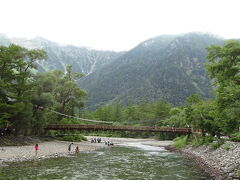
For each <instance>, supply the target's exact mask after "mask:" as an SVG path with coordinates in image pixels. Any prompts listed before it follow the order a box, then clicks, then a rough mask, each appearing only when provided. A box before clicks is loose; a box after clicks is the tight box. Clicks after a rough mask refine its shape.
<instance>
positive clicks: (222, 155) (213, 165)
mask: <svg viewBox="0 0 240 180" xmlns="http://www.w3.org/2000/svg"><path fill="white" fill-rule="evenodd" d="M167 149H168V150H172V151H177V152H180V153H181V154H183V155H184V156H187V157H189V158H192V159H194V160H195V161H196V162H197V164H198V165H199V166H200V167H202V168H203V169H204V170H205V171H207V172H208V173H209V174H211V175H212V176H213V177H214V178H215V179H216V180H226V179H236V180H237V179H240V177H238V176H237V172H238V171H239V170H240V143H239V142H226V143H225V144H223V145H222V146H221V147H219V148H218V149H216V150H215V149H212V148H210V147H208V146H200V147H192V146H188V147H187V148H184V149H181V150H176V149H173V148H172V147H168V148H167Z"/></svg>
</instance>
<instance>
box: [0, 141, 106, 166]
mask: <svg viewBox="0 0 240 180" xmlns="http://www.w3.org/2000/svg"><path fill="white" fill-rule="evenodd" d="M70 143H71V142H66V141H50V142H40V143H38V145H39V150H38V154H37V155H35V149H34V145H35V144H32V145H27V146H2V147H0V164H2V163H4V162H16V161H29V160H33V159H45V158H54V157H59V156H69V155H71V154H69V152H68V145H69V144H70ZM77 146H78V147H79V148H80V153H81V152H87V151H94V150H96V149H99V148H103V147H104V146H105V145H104V144H103V143H90V142H89V141H83V142H74V144H73V145H72V148H71V149H72V152H71V153H74V150H75V148H76V147H77Z"/></svg>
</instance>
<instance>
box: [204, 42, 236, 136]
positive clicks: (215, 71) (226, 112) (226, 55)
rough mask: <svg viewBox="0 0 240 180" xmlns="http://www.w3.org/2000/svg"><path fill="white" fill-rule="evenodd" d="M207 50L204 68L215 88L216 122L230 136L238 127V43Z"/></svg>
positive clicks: (228, 43)
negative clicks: (206, 60) (207, 60)
mask: <svg viewBox="0 0 240 180" xmlns="http://www.w3.org/2000/svg"><path fill="white" fill-rule="evenodd" d="M207 50H208V59H209V63H208V64H206V67H207V70H208V73H209V75H210V77H211V78H212V79H213V80H214V84H215V86H216V102H217V114H218V121H219V123H220V124H221V131H222V132H223V133H225V134H230V133H232V132H233V131H235V132H236V131H237V130H238V128H239V127H240V103H239V98H240V90H239V89H240V82H239V77H240V41H239V40H230V41H226V42H225V44H224V46H222V47H220V46H211V47H209V48H207Z"/></svg>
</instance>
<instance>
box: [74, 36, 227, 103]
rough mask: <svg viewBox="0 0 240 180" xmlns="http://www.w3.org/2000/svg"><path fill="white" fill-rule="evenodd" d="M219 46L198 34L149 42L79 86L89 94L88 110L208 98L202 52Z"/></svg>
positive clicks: (165, 37) (209, 95)
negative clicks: (156, 101) (114, 103)
mask: <svg viewBox="0 0 240 180" xmlns="http://www.w3.org/2000/svg"><path fill="white" fill-rule="evenodd" d="M222 43H223V40H222V39H219V38H216V37H214V36H212V35H209V34H200V33H189V34H184V35H176V36H168V35H164V36H159V37H155V38H151V39H149V40H146V41H144V42H142V43H140V44H139V45H138V46H136V47H135V48H133V49H131V50H130V51H128V52H126V53H124V54H123V55H121V56H119V57H118V58H117V59H115V60H114V61H112V62H110V63H108V64H106V65H104V66H103V67H102V68H99V69H98V70H96V71H95V72H93V73H92V74H90V75H89V76H86V77H84V78H82V79H80V80H79V81H78V83H79V85H80V87H82V88H84V89H86V90H87V91H88V94H89V96H88V102H87V106H88V107H90V108H96V107H98V106H100V105H105V104H109V103H113V102H116V101H118V102H121V103H122V104H127V103H129V102H131V103H139V102H141V101H155V100H158V99H160V98H161V99H164V100H166V101H167V102H170V103H172V104H173V105H182V104H183V103H184V102H185V99H186V97H188V96H189V95H190V94H192V93H198V94H200V95H201V96H202V97H211V96H212V94H211V90H212V88H211V85H210V80H209V78H208V76H207V75H206V72H205V70H204V63H205V62H206V55H207V51H206V49H205V48H206V47H207V46H210V45H212V44H216V45H220V44H222Z"/></svg>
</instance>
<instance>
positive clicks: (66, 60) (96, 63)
mask: <svg viewBox="0 0 240 180" xmlns="http://www.w3.org/2000/svg"><path fill="white" fill-rule="evenodd" d="M9 44H17V45H20V46H23V47H25V48H28V49H34V48H39V49H44V50H45V51H46V52H47V54H48V59H47V60H44V61H39V62H37V67H38V70H39V71H40V72H45V71H48V70H56V69H59V70H61V71H63V72H65V70H66V66H67V65H72V69H73V71H75V72H79V73H83V74H85V75H88V74H91V73H92V72H94V71H95V70H96V69H98V68H101V67H102V66H103V65H105V64H107V63H109V62H111V61H112V60H114V59H116V58H117V57H119V56H120V55H122V54H123V52H114V51H98V50H93V49H90V48H86V47H76V46H72V45H59V44H58V43H55V42H52V41H49V40H47V39H44V38H41V37H37V38H34V39H26V38H8V37H7V36H6V35H4V34H0V45H9Z"/></svg>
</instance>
